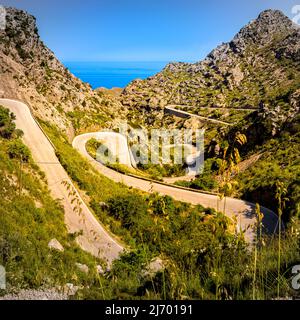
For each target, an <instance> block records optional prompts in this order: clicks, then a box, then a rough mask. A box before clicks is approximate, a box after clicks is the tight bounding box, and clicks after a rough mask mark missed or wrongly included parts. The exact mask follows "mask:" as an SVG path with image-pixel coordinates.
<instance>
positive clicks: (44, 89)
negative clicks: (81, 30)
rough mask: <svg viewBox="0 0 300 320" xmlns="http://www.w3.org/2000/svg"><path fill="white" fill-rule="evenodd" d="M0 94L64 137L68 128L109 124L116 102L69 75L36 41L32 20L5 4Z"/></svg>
mask: <svg viewBox="0 0 300 320" xmlns="http://www.w3.org/2000/svg"><path fill="white" fill-rule="evenodd" d="M0 97H3V98H15V99H20V100H22V101H24V102H26V103H28V104H29V105H30V106H31V108H32V110H33V112H34V113H35V115H36V116H38V117H39V118H41V119H44V120H47V121H50V122H51V123H54V124H56V125H58V126H59V127H60V128H62V129H66V130H67V132H69V134H70V135H72V132H73V131H74V129H77V130H79V128H80V129H82V128H84V127H92V126H94V125H95V126H96V127H97V125H99V126H101V125H102V124H104V123H105V124H106V125H107V123H109V122H110V121H112V120H113V118H114V116H115V115H117V114H118V115H120V113H121V109H122V106H121V104H120V103H119V102H118V101H117V100H116V99H115V98H114V97H113V96H111V95H108V94H105V93H104V92H99V91H93V90H92V89H91V87H90V86H89V85H88V84H85V83H83V82H82V81H80V80H79V79H77V78H76V77H75V76H73V75H72V74H71V73H70V72H69V71H68V70H67V69H66V68H65V67H64V66H63V65H62V64H61V63H60V62H59V61H58V60H57V59H56V57H55V56H54V54H53V52H51V51H50V50H49V49H48V48H47V47H46V46H45V45H44V43H43V42H42V41H41V39H40V37H39V35H38V29H37V27H36V21H35V18H34V17H33V16H31V15H29V14H27V13H26V12H24V11H21V10H17V9H13V8H6V28H5V30H2V31H1V30H0Z"/></svg>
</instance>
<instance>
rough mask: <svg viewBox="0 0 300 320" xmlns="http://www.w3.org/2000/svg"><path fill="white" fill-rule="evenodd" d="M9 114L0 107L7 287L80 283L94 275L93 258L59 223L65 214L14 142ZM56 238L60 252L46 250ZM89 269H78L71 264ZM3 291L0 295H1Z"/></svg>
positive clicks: (1, 229)
mask: <svg viewBox="0 0 300 320" xmlns="http://www.w3.org/2000/svg"><path fill="white" fill-rule="evenodd" d="M13 119H14V116H13V115H12V114H10V113H9V112H8V110H7V109H5V108H3V107H1V106H0V132H1V134H0V194H1V197H0V264H1V265H3V266H5V268H6V270H7V281H8V284H9V287H8V289H12V288H14V290H15V289H18V288H39V287H41V286H43V287H46V288H48V287H55V286H58V285H65V284H66V283H68V282H72V283H74V284H75V285H84V284H85V283H86V282H87V281H89V279H90V278H93V277H94V276H95V274H96V267H95V266H96V264H99V261H97V259H95V258H93V257H91V256H90V255H89V254H87V253H85V252H83V251H82V250H81V249H80V248H79V247H78V245H77V244H76V242H75V241H74V237H73V236H72V235H70V234H68V232H67V230H66V227H65V225H64V212H63V209H62V207H61V205H60V203H59V202H58V201H55V200H53V199H52V198H51V196H50V193H49V190H48V188H47V186H46V183H45V179H44V174H43V173H42V172H41V171H40V170H39V168H38V167H37V166H36V164H35V163H34V162H33V160H32V158H31V155H30V152H29V150H28V148H27V147H26V146H25V145H23V143H22V142H21V141H20V140H19V139H18V137H17V136H18V135H19V134H20V132H16V130H13V129H14V128H15V126H14V124H13V122H12V120H13ZM53 238H56V239H57V240H58V241H59V242H60V243H61V244H62V245H63V246H64V248H65V250H64V252H58V251H55V250H51V249H49V248H48V243H49V241H50V240H51V239H53ZM77 262H79V263H84V264H87V265H88V266H89V267H90V270H91V272H90V274H89V275H85V274H83V273H82V272H80V271H78V269H77V267H76V265H75V264H76V263H77ZM2 293H4V292H0V294H2Z"/></svg>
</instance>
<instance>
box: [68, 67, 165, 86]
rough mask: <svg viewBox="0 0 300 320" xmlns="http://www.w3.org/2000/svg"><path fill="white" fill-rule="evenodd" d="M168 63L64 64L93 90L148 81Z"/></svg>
mask: <svg viewBox="0 0 300 320" xmlns="http://www.w3.org/2000/svg"><path fill="white" fill-rule="evenodd" d="M166 64H167V63H166V62H157V61H155V62H149V61H148V62H140V61H139V62H64V65H65V66H66V67H67V68H68V69H69V70H70V71H71V72H72V73H73V74H74V75H75V76H76V77H78V78H79V79H81V80H82V81H84V82H88V83H89V84H90V85H91V86H92V88H93V89H96V88H99V87H105V88H108V89H111V88H113V87H121V88H123V87H125V86H126V85H127V84H128V83H129V82H131V81H132V80H134V79H137V78H138V79H146V78H148V77H150V76H152V75H154V74H156V73H157V72H159V71H161V70H162V69H163V68H164V66H165V65H166Z"/></svg>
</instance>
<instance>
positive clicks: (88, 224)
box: [0, 99, 123, 265]
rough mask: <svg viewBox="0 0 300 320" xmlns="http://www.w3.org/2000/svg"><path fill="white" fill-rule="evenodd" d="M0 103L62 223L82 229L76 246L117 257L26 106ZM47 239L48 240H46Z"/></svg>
mask: <svg viewBox="0 0 300 320" xmlns="http://www.w3.org/2000/svg"><path fill="white" fill-rule="evenodd" d="M0 105H3V106H4V107H6V108H8V109H9V110H10V111H11V112H13V113H14V114H15V115H16V126H17V128H19V129H21V130H22V131H23V132H24V137H23V140H24V143H25V144H26V145H27V146H28V147H29V149H30V150H31V153H32V157H33V159H34V161H35V162H36V163H37V164H38V165H39V167H40V168H41V170H42V171H43V172H45V174H46V178H47V182H48V186H49V189H50V191H51V194H52V196H53V197H54V198H55V199H60V200H61V203H62V205H63V206H64V211H65V223H66V226H67V228H68V231H69V232H71V233H74V232H80V231H82V235H80V236H78V237H77V239H76V240H77V242H78V244H79V245H80V247H81V248H82V249H83V250H85V251H87V252H89V253H91V254H93V255H94V256H98V257H100V258H102V259H104V260H106V261H107V263H108V264H109V265H110V264H111V262H112V261H113V260H114V259H115V258H117V257H118V256H119V254H120V252H121V251H123V247H122V246H121V245H120V244H119V243H118V242H117V241H116V240H114V239H113V237H112V236H111V235H110V234H109V233H108V232H107V231H106V230H105V229H104V228H103V227H102V226H101V224H100V223H99V222H98V221H97V219H96V218H95V216H94V215H93V213H92V212H91V211H90V209H89V208H88V207H87V205H86V204H85V203H84V201H83V200H82V198H81V196H80V195H79V193H78V191H77V190H76V188H75V187H74V185H73V183H72V181H71V179H70V178H69V176H68V174H67V173H66V171H65V169H64V168H63V167H62V165H61V164H60V163H59V161H58V159H57V157H56V155H55V151H54V148H53V146H52V144H51V143H50V142H49V140H48V139H47V138H46V136H45V135H44V133H43V131H42V130H41V128H40V127H39V125H38V123H37V122H36V121H35V119H34V118H33V116H32V114H31V112H30V109H29V107H28V106H27V105H25V104H24V103H22V102H19V101H14V100H8V99H0ZM68 186H69V187H71V189H72V191H73V192H75V194H76V197H77V198H78V200H79V202H80V208H81V210H82V212H81V213H80V214H79V213H78V212H77V211H76V207H75V203H72V199H73V198H74V196H72V197H71V196H70V195H69V194H70V190H68ZM49 240H50V239H49Z"/></svg>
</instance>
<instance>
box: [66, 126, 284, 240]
mask: <svg viewBox="0 0 300 320" xmlns="http://www.w3.org/2000/svg"><path fill="white" fill-rule="evenodd" d="M107 134H109V133H107V132H105V135H106V138H107ZM99 135H100V136H102V135H101V133H99V132H94V133H86V134H82V135H79V136H77V137H76V138H75V139H74V140H73V143H72V145H73V148H75V149H76V150H78V152H79V153H81V154H82V155H83V156H84V157H85V158H86V159H87V160H88V161H89V162H90V163H91V164H92V165H93V166H94V167H95V168H96V169H97V170H98V171H99V172H100V173H101V174H103V175H105V176H106V177H108V178H110V179H111V180H113V181H115V182H121V183H124V184H125V185H127V186H130V187H133V188H137V189H140V190H142V191H145V192H150V191H151V192H158V193H159V194H162V195H168V196H171V197H172V198H174V199H175V200H178V201H183V202H188V203H191V204H194V205H197V204H200V205H202V206H203V207H206V208H213V209H215V210H219V211H223V208H224V204H225V203H224V202H225V199H223V200H220V199H219V197H218V195H215V194H209V193H201V192H197V191H193V190H187V189H185V188H180V187H177V186H174V185H168V184H165V183H160V182H156V181H149V180H147V179H144V178H139V177H135V176H132V175H125V174H122V173H119V172H117V171H115V170H113V169H110V168H108V167H106V166H105V165H103V164H102V163H100V162H98V161H96V160H95V159H94V158H93V157H91V156H90V155H89V153H88V152H87V150H86V143H87V142H88V141H89V140H90V139H92V138H94V139H97V138H98V137H99ZM111 139H112V140H114V139H118V138H117V136H116V135H115V133H114V132H111ZM122 141H124V140H122ZM124 143H126V142H125V141H124ZM126 149H127V150H128V147H127V146H124V148H123V150H126ZM261 211H262V212H263V213H264V221H263V223H264V226H265V228H266V230H267V231H268V232H269V233H273V232H275V230H276V227H277V220H278V219H277V216H276V215H275V214H274V212H273V211H271V210H269V209H267V208H264V207H261ZM225 214H226V215H227V216H228V217H230V218H233V217H234V216H237V217H238V223H239V227H240V228H241V229H243V230H246V233H245V238H246V240H247V241H249V242H252V240H253V237H254V232H253V229H252V228H251V226H252V225H253V224H254V223H255V221H256V218H255V204H253V203H250V202H247V201H243V200H240V199H234V198H226V205H225Z"/></svg>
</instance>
